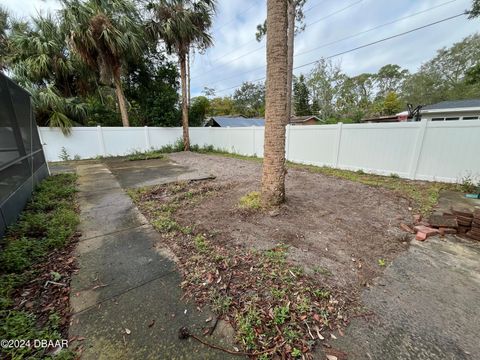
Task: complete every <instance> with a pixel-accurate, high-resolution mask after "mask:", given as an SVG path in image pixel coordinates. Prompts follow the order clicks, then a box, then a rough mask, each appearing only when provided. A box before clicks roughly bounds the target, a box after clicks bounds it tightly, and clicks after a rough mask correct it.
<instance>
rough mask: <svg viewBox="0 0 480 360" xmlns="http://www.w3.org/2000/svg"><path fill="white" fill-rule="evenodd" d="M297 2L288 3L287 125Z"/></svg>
mask: <svg viewBox="0 0 480 360" xmlns="http://www.w3.org/2000/svg"><path fill="white" fill-rule="evenodd" d="M296 3H297V2H296V1H294V0H291V1H289V2H288V34H287V39H288V45H287V46H288V60H287V61H288V63H287V65H288V72H287V124H289V123H290V116H292V85H293V51H294V43H295V10H296Z"/></svg>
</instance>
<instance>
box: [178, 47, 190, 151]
mask: <svg viewBox="0 0 480 360" xmlns="http://www.w3.org/2000/svg"><path fill="white" fill-rule="evenodd" d="M186 62H187V61H186V57H185V55H184V56H180V77H181V79H182V127H183V150H185V151H190V137H189V135H188V96H187V70H186V67H187V66H186V65H187V64H186Z"/></svg>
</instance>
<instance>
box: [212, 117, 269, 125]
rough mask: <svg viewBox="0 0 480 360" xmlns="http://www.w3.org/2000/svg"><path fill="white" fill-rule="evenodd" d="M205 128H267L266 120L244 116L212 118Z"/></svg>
mask: <svg viewBox="0 0 480 360" xmlns="http://www.w3.org/2000/svg"><path fill="white" fill-rule="evenodd" d="M204 126H210V127H248V126H265V119H262V118H245V117H243V116H238V117H230V116H212V117H211V118H209V119H208V120H207V122H206V123H205V125H204Z"/></svg>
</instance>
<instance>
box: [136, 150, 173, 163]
mask: <svg viewBox="0 0 480 360" xmlns="http://www.w3.org/2000/svg"><path fill="white" fill-rule="evenodd" d="M163 157H164V155H163V153H161V152H160V151H158V150H149V151H134V152H133V153H131V154H129V155H127V160H128V161H136V160H151V159H163Z"/></svg>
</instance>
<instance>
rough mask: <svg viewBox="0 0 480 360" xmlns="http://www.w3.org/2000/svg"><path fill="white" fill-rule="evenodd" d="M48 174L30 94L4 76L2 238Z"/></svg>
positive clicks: (0, 100)
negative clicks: (36, 186)
mask: <svg viewBox="0 0 480 360" xmlns="http://www.w3.org/2000/svg"><path fill="white" fill-rule="evenodd" d="M38 172H41V173H42V174H43V176H42V174H38ZM35 173H37V174H36V175H37V176H36V177H35V176H34V175H35ZM47 174H48V170H47V166H46V163H45V156H44V154H43V151H42V147H41V144H40V139H39V135H38V130H37V125H36V123H35V118H34V115H33V111H32V105H31V99H30V94H29V93H28V92H27V91H25V90H24V89H22V88H21V87H20V86H18V85H17V84H15V83H14V82H13V81H11V80H10V79H9V78H8V77H6V76H5V75H4V74H2V73H0V236H1V235H3V232H4V230H5V226H7V225H8V224H10V223H11V222H12V221H14V220H15V219H16V218H17V216H18V213H19V211H21V209H22V208H23V207H24V205H25V203H26V201H27V200H28V198H29V197H30V195H31V191H32V189H33V186H34V185H35V181H36V180H35V179H39V178H42V177H44V176H45V175H47Z"/></svg>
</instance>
